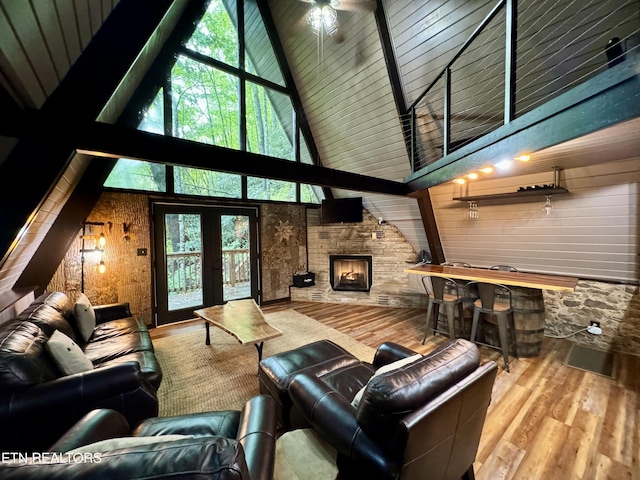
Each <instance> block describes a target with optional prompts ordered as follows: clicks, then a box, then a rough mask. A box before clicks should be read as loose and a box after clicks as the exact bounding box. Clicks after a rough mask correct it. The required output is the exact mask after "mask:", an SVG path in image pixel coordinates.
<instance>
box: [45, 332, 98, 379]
mask: <svg viewBox="0 0 640 480" xmlns="http://www.w3.org/2000/svg"><path fill="white" fill-rule="evenodd" d="M46 349H47V352H49V354H50V355H51V356H52V357H53V361H54V362H55V363H56V365H57V366H58V368H59V369H60V371H61V372H62V373H64V374H65V375H73V374H74V373H81V372H87V371H89V370H93V363H91V360H89V359H88V358H87V356H86V355H85V354H84V352H83V351H82V349H81V348H80V347H79V346H78V345H77V344H76V342H74V341H73V340H71V339H70V338H69V337H67V336H66V335H65V334H64V333H62V332H60V331H59V330H56V331H55V332H53V335H51V337H50V338H49V340H48V341H47V344H46Z"/></svg>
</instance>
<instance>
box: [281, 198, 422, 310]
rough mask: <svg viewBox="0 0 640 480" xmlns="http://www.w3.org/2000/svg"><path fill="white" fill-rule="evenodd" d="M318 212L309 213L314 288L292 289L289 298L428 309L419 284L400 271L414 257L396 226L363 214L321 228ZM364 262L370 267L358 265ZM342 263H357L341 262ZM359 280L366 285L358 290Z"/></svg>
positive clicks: (310, 256)
mask: <svg viewBox="0 0 640 480" xmlns="http://www.w3.org/2000/svg"><path fill="white" fill-rule="evenodd" d="M319 212H320V211H319V209H311V208H310V209H308V210H307V249H306V254H307V258H308V263H307V268H306V269H305V270H308V271H309V272H313V273H314V275H315V285H312V286H309V287H303V288H299V287H295V286H292V287H290V289H289V291H290V292H291V300H294V301H302V302H305V301H306V302H327V303H345V304H358V305H380V306H389V307H419V308H424V309H426V308H427V296H426V295H425V293H424V287H423V286H422V283H420V282H419V280H418V281H417V282H413V283H412V282H410V278H409V277H410V276H409V274H407V273H405V272H404V269H406V268H407V265H411V264H415V263H416V262H417V258H418V257H417V253H416V251H415V250H414V249H413V248H412V247H411V245H410V244H409V242H408V241H407V239H406V238H404V236H403V235H402V233H400V231H399V230H398V229H397V228H396V227H395V226H394V225H392V224H391V223H386V224H383V225H380V224H379V223H378V219H377V218H376V217H374V216H373V215H371V214H370V213H369V212H367V211H366V210H364V211H363V218H362V222H357V223H335V224H322V223H320V213H319ZM333 259H336V260H337V262H334V261H333ZM363 259H367V260H368V261H369V263H368V265H366V264H365V265H359V264H358V263H359V262H361V261H362V260H363ZM344 260H351V261H355V262H357V263H353V262H350V263H346V264H343V263H342V262H343V261H344ZM332 264H333V265H332ZM336 264H337V265H336ZM336 266H337V267H338V269H336ZM343 267H344V270H343ZM336 270H339V271H340V273H339V275H338V274H337V272H336ZM343 274H346V275H344V277H343ZM356 274H357V275H356ZM411 277H415V278H414V279H417V275H411ZM341 278H342V285H340V280H341ZM363 280H365V281H366V282H368V286H366V284H365V286H362V282H363ZM336 286H337V287H338V288H336ZM354 287H357V289H356V288H354Z"/></svg>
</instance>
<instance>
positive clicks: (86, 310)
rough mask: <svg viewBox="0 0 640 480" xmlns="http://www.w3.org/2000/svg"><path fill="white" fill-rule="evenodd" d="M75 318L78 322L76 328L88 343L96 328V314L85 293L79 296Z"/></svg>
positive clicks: (74, 310)
mask: <svg viewBox="0 0 640 480" xmlns="http://www.w3.org/2000/svg"><path fill="white" fill-rule="evenodd" d="M73 318H74V319H75V321H76V327H77V329H78V331H79V332H80V335H81V336H82V340H83V341H85V342H87V341H89V339H90V338H91V335H93V329H94V328H96V314H95V312H94V311H93V306H92V305H91V302H90V301H89V298H87V296H86V295H85V294H84V293H81V294H79V295H78V298H77V299H76V303H75V305H74V306H73Z"/></svg>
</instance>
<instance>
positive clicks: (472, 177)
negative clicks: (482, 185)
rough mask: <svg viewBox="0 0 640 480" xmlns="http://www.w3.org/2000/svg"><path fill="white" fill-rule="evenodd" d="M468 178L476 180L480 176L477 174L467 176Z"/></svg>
mask: <svg viewBox="0 0 640 480" xmlns="http://www.w3.org/2000/svg"><path fill="white" fill-rule="evenodd" d="M467 178H469V179H471V180H475V179H476V178H478V174H477V173H476V172H473V173H470V174H469V175H467Z"/></svg>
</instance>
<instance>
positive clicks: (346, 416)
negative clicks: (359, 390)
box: [289, 339, 497, 480]
mask: <svg viewBox="0 0 640 480" xmlns="http://www.w3.org/2000/svg"><path fill="white" fill-rule="evenodd" d="M409 354H413V355H415V352H411V351H408V350H407V349H404V348H400V347H398V348H393V347H392V346H391V347H390V346H389V344H388V343H387V344H385V347H384V348H383V350H382V351H380V349H379V352H378V354H377V355H376V359H375V360H374V365H375V364H378V365H380V364H386V363H389V362H390V361H391V360H393V359H394V358H395V359H397V358H399V357H403V356H405V357H406V356H409ZM496 372H497V366H496V364H495V362H492V361H490V362H487V363H485V364H483V365H480V354H479V352H478V349H477V347H476V346H475V345H474V344H473V343H471V342H469V341H467V340H464V339H457V340H455V341H451V342H448V343H446V344H443V345H442V346H441V347H439V348H437V349H436V350H434V351H433V352H431V353H430V354H427V355H424V356H423V357H422V358H420V359H418V360H416V361H414V362H412V363H410V364H408V365H406V366H403V367H400V368H397V369H395V370H392V371H390V372H388V373H383V374H379V375H377V376H375V377H372V378H371V381H370V382H368V383H367V384H366V387H365V388H364V390H363V395H362V399H361V401H360V403H359V404H358V406H357V407H354V406H353V405H352V404H351V403H350V402H351V401H352V398H353V389H352V388H351V389H347V390H345V389H343V388H342V386H343V385H346V384H347V383H351V384H353V379H351V380H350V381H349V382H347V381H345V379H340V378H338V377H339V376H340V372H335V373H334V374H332V375H329V376H325V377H316V376H314V375H307V374H304V373H301V374H298V375H296V376H295V377H294V378H293V380H292V381H291V384H290V385H289V394H290V396H291V399H292V401H293V403H294V405H295V406H296V408H297V409H298V410H299V411H300V413H301V414H302V415H303V416H304V417H305V418H306V419H307V421H308V422H309V423H310V424H311V425H312V427H313V428H314V429H315V430H316V431H317V432H318V433H319V435H320V436H321V437H323V438H324V439H325V440H326V441H327V442H328V443H329V444H331V445H332V446H333V447H334V448H335V449H336V450H337V451H338V458H337V463H338V468H339V469H340V473H341V477H340V478H341V479H350V478H354V479H356V478H367V479H397V478H400V479H420V480H425V479H454V478H473V477H474V473H473V462H474V460H475V456H476V453H477V449H478V444H479V441H480V436H481V433H482V428H483V426H484V421H485V417H486V412H487V408H488V406H489V402H490V399H491V390H492V387H493V383H494V380H495V376H496ZM362 381H364V382H366V380H363V379H360V380H358V382H362Z"/></svg>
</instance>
